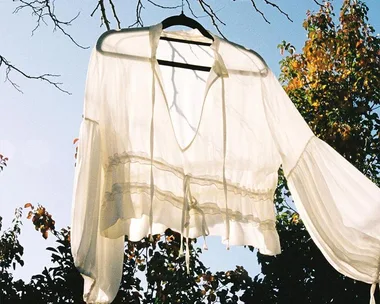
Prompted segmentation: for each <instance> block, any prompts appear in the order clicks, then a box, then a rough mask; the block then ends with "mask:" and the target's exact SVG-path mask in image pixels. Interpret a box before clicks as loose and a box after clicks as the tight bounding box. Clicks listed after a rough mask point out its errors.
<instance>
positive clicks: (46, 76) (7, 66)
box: [0, 55, 71, 95]
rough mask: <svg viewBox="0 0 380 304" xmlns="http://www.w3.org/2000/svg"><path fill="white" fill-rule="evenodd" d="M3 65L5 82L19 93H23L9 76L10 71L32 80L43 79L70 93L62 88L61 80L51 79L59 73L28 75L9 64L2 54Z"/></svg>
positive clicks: (0, 64)
mask: <svg viewBox="0 0 380 304" xmlns="http://www.w3.org/2000/svg"><path fill="white" fill-rule="evenodd" d="M2 65H4V66H5V82H7V81H9V82H10V83H11V85H12V86H13V87H14V88H15V89H16V90H17V91H19V92H20V93H23V92H22V91H21V89H20V86H19V85H18V84H17V83H15V82H14V81H13V80H12V79H11V78H10V74H11V73H12V72H16V73H18V74H20V75H22V76H23V77H25V78H28V79H33V80H41V81H45V82H47V83H49V84H50V85H52V86H54V87H55V88H56V89H58V90H60V91H61V92H63V93H66V94H69V95H71V93H70V92H68V91H66V90H64V89H62V87H61V85H62V83H61V82H55V81H53V79H54V78H55V77H60V75H55V74H42V75H38V76H33V75H29V74H26V73H25V72H23V71H22V70H20V69H19V68H17V67H16V66H14V65H13V64H11V63H10V62H9V61H8V60H6V59H5V58H4V57H3V56H1V55H0V67H1V66H2Z"/></svg>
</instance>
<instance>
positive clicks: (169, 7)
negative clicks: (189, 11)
mask: <svg viewBox="0 0 380 304" xmlns="http://www.w3.org/2000/svg"><path fill="white" fill-rule="evenodd" d="M147 1H148V2H149V3H151V4H153V5H154V6H157V7H159V8H163V9H177V8H180V7H181V6H182V5H175V6H166V5H161V4H158V3H156V2H154V1H152V0H147Z"/></svg>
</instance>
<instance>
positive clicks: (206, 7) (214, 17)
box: [198, 0, 226, 38]
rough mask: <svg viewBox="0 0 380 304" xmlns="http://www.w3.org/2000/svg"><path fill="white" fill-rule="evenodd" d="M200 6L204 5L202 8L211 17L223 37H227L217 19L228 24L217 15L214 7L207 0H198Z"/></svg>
mask: <svg viewBox="0 0 380 304" xmlns="http://www.w3.org/2000/svg"><path fill="white" fill-rule="evenodd" d="M198 2H199V4H200V6H201V7H202V10H203V11H204V12H205V13H206V14H207V15H208V16H209V17H210V18H211V22H212V24H213V25H214V27H215V28H216V30H217V31H218V33H219V34H220V35H221V36H222V37H223V38H226V37H225V36H224V35H223V33H222V32H221V30H220V28H219V25H218V24H217V21H219V22H220V23H221V24H223V25H226V24H225V23H224V22H223V21H222V20H220V19H219V17H218V16H217V15H216V13H215V12H214V10H213V9H212V7H211V5H209V4H208V3H206V2H205V0H198Z"/></svg>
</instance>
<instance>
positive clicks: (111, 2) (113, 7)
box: [109, 0, 121, 30]
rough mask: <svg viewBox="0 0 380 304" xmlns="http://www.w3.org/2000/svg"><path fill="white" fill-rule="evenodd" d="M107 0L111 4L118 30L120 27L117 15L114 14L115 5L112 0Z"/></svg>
mask: <svg viewBox="0 0 380 304" xmlns="http://www.w3.org/2000/svg"><path fill="white" fill-rule="evenodd" d="M109 2H110V5H111V8H112V13H113V16H114V17H115V19H116V22H117V28H118V29H119V30H120V29H121V23H120V20H119V17H118V16H117V14H116V8H115V5H114V4H113V1H112V0H109Z"/></svg>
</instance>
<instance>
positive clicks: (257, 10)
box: [251, 0, 270, 24]
mask: <svg viewBox="0 0 380 304" xmlns="http://www.w3.org/2000/svg"><path fill="white" fill-rule="evenodd" d="M251 3H252V6H253V8H254V9H255V10H256V12H258V13H259V14H260V15H261V17H263V19H264V20H265V22H267V23H268V24H270V21H269V20H268V19H267V18H266V17H265V15H264V13H263V12H262V11H261V10H259V8H258V7H257V6H256V3H255V1H254V0H251Z"/></svg>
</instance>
